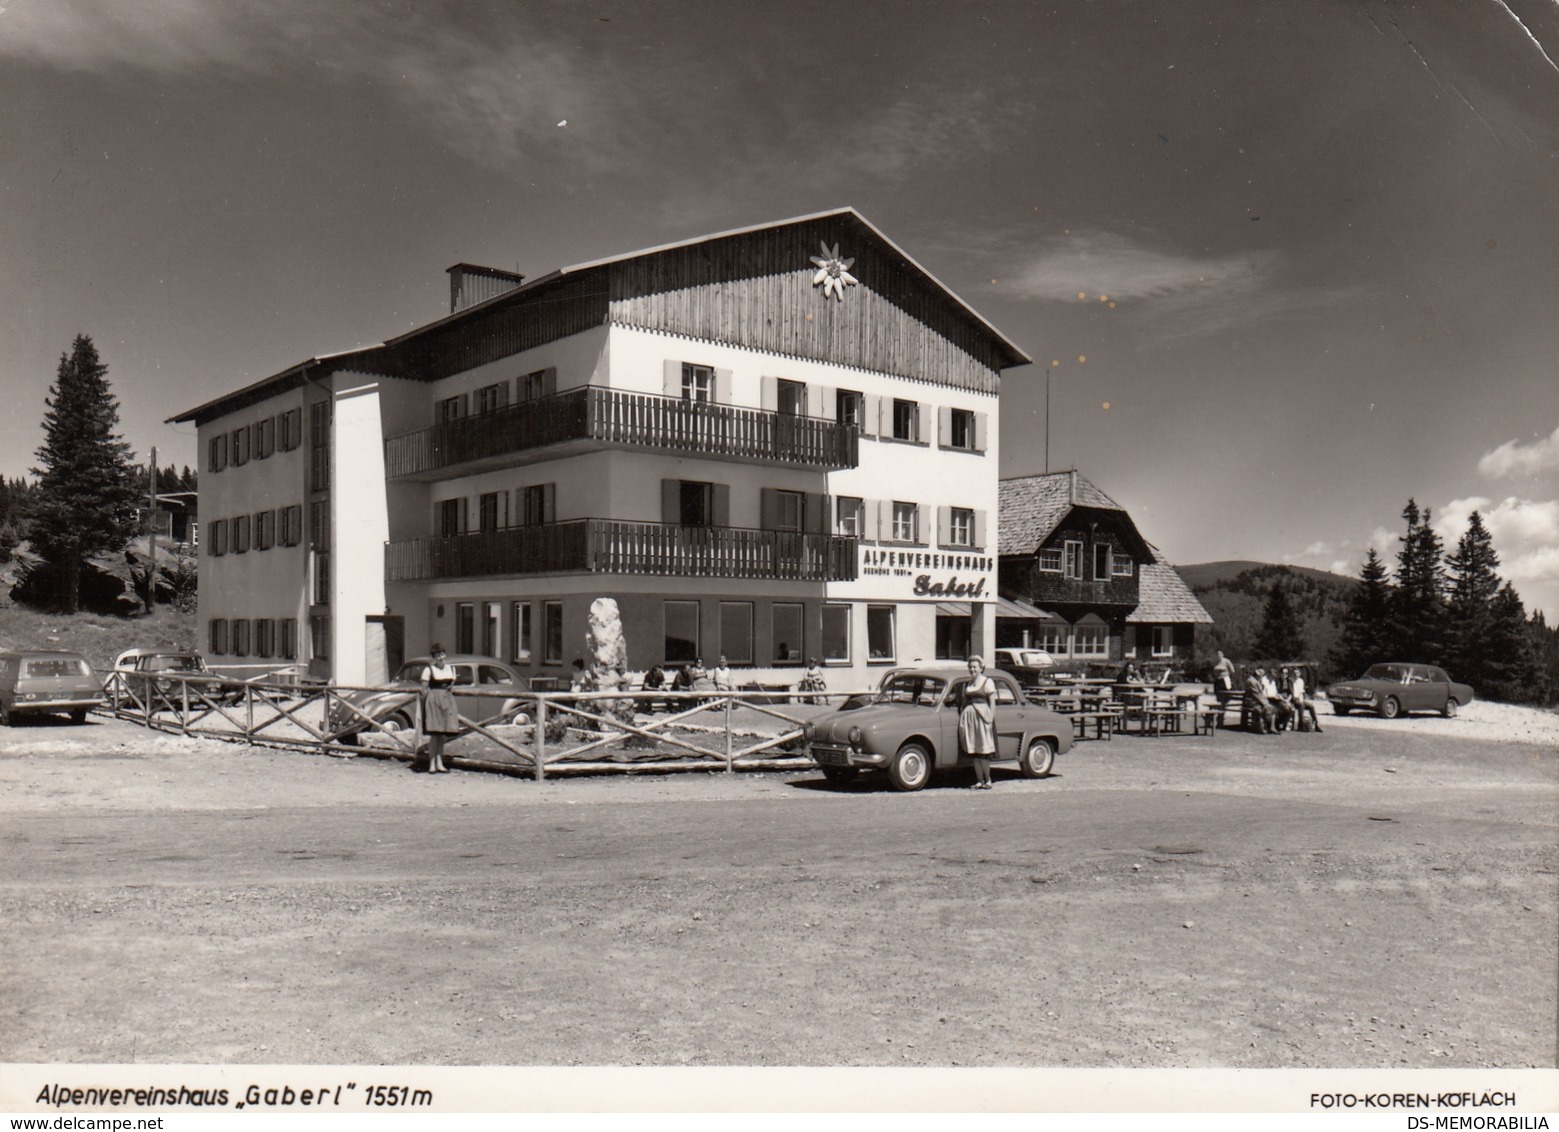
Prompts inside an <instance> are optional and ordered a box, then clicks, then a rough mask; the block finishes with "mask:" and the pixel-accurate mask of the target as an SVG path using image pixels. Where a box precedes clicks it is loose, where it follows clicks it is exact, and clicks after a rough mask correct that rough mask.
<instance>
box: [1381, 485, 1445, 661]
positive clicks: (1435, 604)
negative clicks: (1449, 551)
mask: <svg viewBox="0 0 1559 1132" xmlns="http://www.w3.org/2000/svg"><path fill="white" fill-rule="evenodd" d="M1402 518H1403V519H1405V520H1406V521H1407V534H1405V535H1403V536H1402V538H1401V540H1400V541H1401V543H1402V548H1401V549H1400V550H1399V551H1398V552H1397V586H1396V589H1395V591H1394V592H1393V594H1392V600H1391V618H1390V625H1391V633H1390V643H1391V648H1392V651H1393V652H1394V653H1395V654H1396V659H1398V660H1411V661H1417V662H1419V663H1421V664H1438V663H1439V661H1440V659H1441V657H1442V656H1443V655H1444V653H1445V641H1444V629H1443V625H1444V616H1445V599H1444V596H1443V594H1444V589H1445V568H1444V566H1443V564H1442V562H1441V553H1442V546H1441V543H1440V536H1439V535H1437V534H1436V533H1435V530H1434V528H1433V527H1432V526H1430V523H1429V518H1430V516H1429V509H1428V508H1427V507H1426V508H1424V510H1423V513H1422V514H1420V513H1419V510H1418V505H1417V504H1416V503H1414V502H1413V501H1412V500H1411V499H1409V500H1408V501H1407V506H1406V507H1405V508H1404V509H1403V511H1402Z"/></svg>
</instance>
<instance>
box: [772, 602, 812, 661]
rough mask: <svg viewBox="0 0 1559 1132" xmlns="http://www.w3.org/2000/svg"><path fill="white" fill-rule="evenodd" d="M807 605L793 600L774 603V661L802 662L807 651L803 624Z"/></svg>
mask: <svg viewBox="0 0 1559 1132" xmlns="http://www.w3.org/2000/svg"><path fill="white" fill-rule="evenodd" d="M805 623H806V606H804V605H798V604H794V603H791V602H778V601H777V602H775V603H774V663H775V664H800V663H801V659H802V654H803V653H804V652H805V651H806V641H805V637H804V633H803V626H804V625H805Z"/></svg>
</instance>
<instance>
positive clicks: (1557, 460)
mask: <svg viewBox="0 0 1559 1132" xmlns="http://www.w3.org/2000/svg"><path fill="white" fill-rule="evenodd" d="M1556 469H1559V428H1556V429H1554V431H1553V432H1552V433H1551V434H1549V436H1547V437H1546V438H1545V439H1542V440H1536V441H1533V442H1532V443H1531V444H1527V445H1523V444H1521V443H1520V442H1518V441H1515V440H1507V441H1505V443H1504V444H1501V445H1500V446H1499V447H1498V448H1496V449H1494V451H1492V452H1487V453H1485V454H1484V456H1483V458H1482V459H1481V460H1479V461H1478V471H1479V472H1481V473H1482V474H1484V475H1485V476H1488V477H1489V478H1491V479H1500V478H1502V477H1504V476H1510V475H1519V474H1526V475H1536V474H1537V473H1539V472H1543V471H1553V470H1556Z"/></svg>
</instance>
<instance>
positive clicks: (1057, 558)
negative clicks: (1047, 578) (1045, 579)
mask: <svg viewBox="0 0 1559 1132" xmlns="http://www.w3.org/2000/svg"><path fill="white" fill-rule="evenodd" d="M1034 566H1035V568H1036V569H1038V570H1042V571H1044V572H1045V573H1047V574H1059V573H1060V572H1061V548H1060V547H1059V546H1047V547H1045V548H1044V549H1042V550H1041V551H1040V552H1039V554H1038V555H1037V556H1036V557H1035V559H1034Z"/></svg>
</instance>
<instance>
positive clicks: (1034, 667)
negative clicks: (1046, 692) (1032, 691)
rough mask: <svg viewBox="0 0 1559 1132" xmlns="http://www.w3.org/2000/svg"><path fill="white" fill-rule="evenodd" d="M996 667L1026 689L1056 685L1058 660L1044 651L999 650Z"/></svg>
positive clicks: (997, 651)
mask: <svg viewBox="0 0 1559 1132" xmlns="http://www.w3.org/2000/svg"><path fill="white" fill-rule="evenodd" d="M996 667H997V668H998V669H1000V670H1001V671H1002V672H1009V673H1011V674H1012V676H1013V678H1014V679H1015V680H1017V682H1018V683H1019V684H1020V685H1021V686H1022V687H1025V688H1038V687H1041V686H1043V685H1046V684H1053V683H1055V667H1056V659H1055V657H1053V656H1051V655H1050V654H1049V653H1048V652H1046V651H1045V650H1044V649H1017V648H1012V649H997V650H996Z"/></svg>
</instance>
